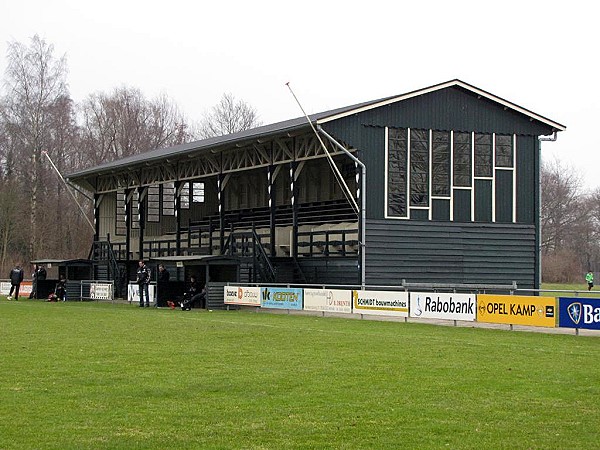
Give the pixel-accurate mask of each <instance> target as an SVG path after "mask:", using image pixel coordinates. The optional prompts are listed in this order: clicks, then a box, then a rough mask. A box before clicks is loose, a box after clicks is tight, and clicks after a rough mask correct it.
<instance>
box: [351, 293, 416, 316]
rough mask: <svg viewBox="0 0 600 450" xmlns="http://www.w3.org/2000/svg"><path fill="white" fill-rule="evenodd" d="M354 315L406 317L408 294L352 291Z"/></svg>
mask: <svg viewBox="0 0 600 450" xmlns="http://www.w3.org/2000/svg"><path fill="white" fill-rule="evenodd" d="M352 302H353V306H354V313H355V314H375V315H379V316H401V317H408V292H393V291H352Z"/></svg>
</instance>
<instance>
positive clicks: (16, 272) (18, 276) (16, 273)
mask: <svg viewBox="0 0 600 450" xmlns="http://www.w3.org/2000/svg"><path fill="white" fill-rule="evenodd" d="M9 278H10V292H9V294H8V299H9V300H10V299H11V298H12V295H13V292H14V293H15V300H19V289H21V282H22V281H23V269H21V266H19V265H18V264H17V265H16V266H15V268H14V269H13V270H11V271H10V275H9Z"/></svg>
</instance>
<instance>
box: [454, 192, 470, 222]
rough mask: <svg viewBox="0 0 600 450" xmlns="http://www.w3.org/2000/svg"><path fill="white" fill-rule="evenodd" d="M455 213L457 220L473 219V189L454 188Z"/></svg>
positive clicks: (468, 220)
mask: <svg viewBox="0 0 600 450" xmlns="http://www.w3.org/2000/svg"><path fill="white" fill-rule="evenodd" d="M453 200H454V202H453V214H454V221H455V222H470V221H471V190H467V189H454V199H453Z"/></svg>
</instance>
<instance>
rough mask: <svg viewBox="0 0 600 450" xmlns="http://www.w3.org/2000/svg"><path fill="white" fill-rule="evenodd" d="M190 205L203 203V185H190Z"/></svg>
mask: <svg viewBox="0 0 600 450" xmlns="http://www.w3.org/2000/svg"><path fill="white" fill-rule="evenodd" d="M192 203H204V183H192Z"/></svg>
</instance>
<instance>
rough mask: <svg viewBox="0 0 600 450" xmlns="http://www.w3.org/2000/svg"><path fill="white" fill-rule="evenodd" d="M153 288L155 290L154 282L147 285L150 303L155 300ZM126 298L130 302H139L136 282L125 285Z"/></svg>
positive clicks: (138, 289) (138, 290)
mask: <svg viewBox="0 0 600 450" xmlns="http://www.w3.org/2000/svg"><path fill="white" fill-rule="evenodd" d="M155 290H156V286H155V285H154V284H149V285H148V296H149V297H150V303H154V302H155V301H156V296H155ZM127 300H128V301H129V302H130V303H132V302H135V303H139V302H140V288H139V286H138V285H137V283H131V284H129V286H128V287H127ZM145 301H146V299H144V302H145Z"/></svg>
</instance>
